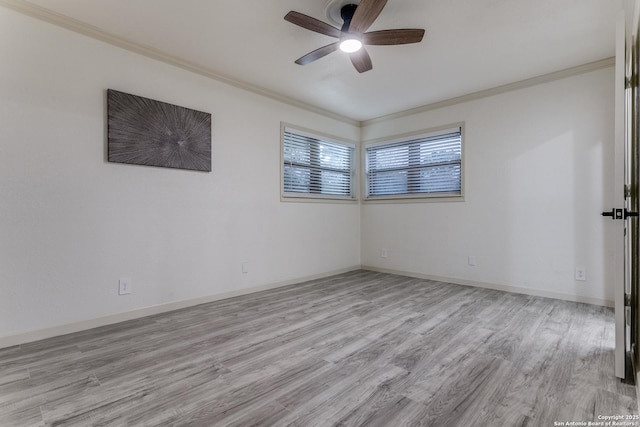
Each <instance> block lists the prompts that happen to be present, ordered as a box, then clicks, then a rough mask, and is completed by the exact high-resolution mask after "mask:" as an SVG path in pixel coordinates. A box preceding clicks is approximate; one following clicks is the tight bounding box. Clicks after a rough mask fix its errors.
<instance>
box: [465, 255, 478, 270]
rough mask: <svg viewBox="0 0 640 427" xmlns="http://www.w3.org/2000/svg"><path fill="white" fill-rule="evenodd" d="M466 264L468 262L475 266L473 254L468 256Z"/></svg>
mask: <svg viewBox="0 0 640 427" xmlns="http://www.w3.org/2000/svg"><path fill="white" fill-rule="evenodd" d="M467 264H469V265H470V266H472V267H475V266H476V256H475V255H469V258H467Z"/></svg>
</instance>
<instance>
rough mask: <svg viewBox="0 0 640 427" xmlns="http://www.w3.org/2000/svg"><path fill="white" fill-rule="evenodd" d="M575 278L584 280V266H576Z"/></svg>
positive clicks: (585, 272)
mask: <svg viewBox="0 0 640 427" xmlns="http://www.w3.org/2000/svg"><path fill="white" fill-rule="evenodd" d="M576 280H579V281H581V282H584V281H585V280H587V269H586V268H584V267H576Z"/></svg>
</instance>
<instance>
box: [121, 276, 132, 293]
mask: <svg viewBox="0 0 640 427" xmlns="http://www.w3.org/2000/svg"><path fill="white" fill-rule="evenodd" d="M132 284H133V282H132V281H131V278H130V277H124V278H122V279H120V280H119V281H118V295H129V294H130V293H131V287H132Z"/></svg>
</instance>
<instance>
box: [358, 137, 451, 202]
mask: <svg viewBox="0 0 640 427" xmlns="http://www.w3.org/2000/svg"><path fill="white" fill-rule="evenodd" d="M366 173H367V197H368V198H375V197H384V196H401V195H425V196H428V195H460V194H461V190H462V132H461V130H460V128H458V129H457V130H453V131H447V132H445V133H441V134H437V135H428V136H420V137H414V138H411V139H408V140H403V141H399V142H393V143H389V144H385V143H383V144H380V145H374V146H369V147H367V148H366Z"/></svg>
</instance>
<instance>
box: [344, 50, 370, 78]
mask: <svg viewBox="0 0 640 427" xmlns="http://www.w3.org/2000/svg"><path fill="white" fill-rule="evenodd" d="M349 57H350V58H351V63H352V64H353V66H354V67H356V70H358V72H359V73H364V72H365V71H369V70H371V69H372V68H373V64H372V63H371V57H370V56H369V53H368V52H367V50H366V49H365V48H364V47H361V48H360V50H359V51H357V52H353V53H351V54H349Z"/></svg>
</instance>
